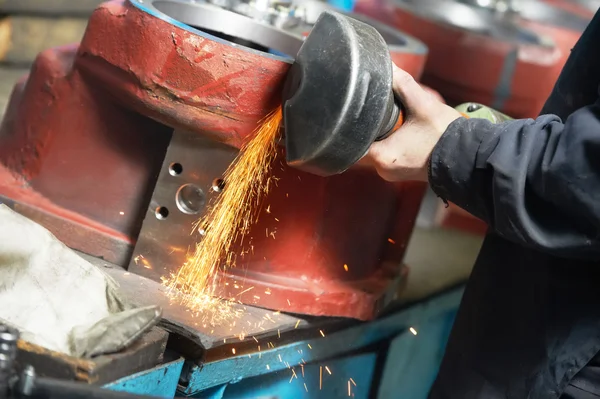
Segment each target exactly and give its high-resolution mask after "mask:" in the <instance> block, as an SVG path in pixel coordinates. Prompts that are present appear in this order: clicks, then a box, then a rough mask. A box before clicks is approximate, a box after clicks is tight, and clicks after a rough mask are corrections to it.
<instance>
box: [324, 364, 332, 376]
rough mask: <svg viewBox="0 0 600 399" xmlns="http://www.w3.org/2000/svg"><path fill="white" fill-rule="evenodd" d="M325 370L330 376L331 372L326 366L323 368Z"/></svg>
mask: <svg viewBox="0 0 600 399" xmlns="http://www.w3.org/2000/svg"><path fill="white" fill-rule="evenodd" d="M325 370H327V372H328V373H329V375H331V370H329V367H328V366H325Z"/></svg>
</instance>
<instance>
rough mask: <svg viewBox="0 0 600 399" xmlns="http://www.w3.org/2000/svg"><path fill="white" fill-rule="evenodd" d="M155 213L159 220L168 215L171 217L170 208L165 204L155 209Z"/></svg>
mask: <svg viewBox="0 0 600 399" xmlns="http://www.w3.org/2000/svg"><path fill="white" fill-rule="evenodd" d="M154 214H155V215H156V218H157V219H158V220H165V219H166V218H167V217H169V210H168V209H167V208H166V207H164V206H159V207H158V208H156V210H155V211H154Z"/></svg>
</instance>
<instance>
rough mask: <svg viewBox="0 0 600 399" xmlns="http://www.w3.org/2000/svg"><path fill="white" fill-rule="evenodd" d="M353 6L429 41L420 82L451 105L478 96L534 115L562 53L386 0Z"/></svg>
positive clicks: (364, 0) (518, 113) (510, 112)
mask: <svg viewBox="0 0 600 399" xmlns="http://www.w3.org/2000/svg"><path fill="white" fill-rule="evenodd" d="M356 11H357V12H361V13H364V14H366V15H369V16H370V17H372V18H377V19H379V20H381V21H384V22H386V23H388V24H393V26H397V27H402V30H404V31H406V32H407V33H409V34H410V35H412V36H414V37H416V38H418V39H420V40H422V41H423V42H424V43H425V44H426V45H427V46H428V47H429V56H428V59H427V64H426V67H425V73H424V76H423V82H424V83H427V84H428V85H430V86H431V87H433V88H434V89H436V90H438V91H439V92H440V93H441V94H442V95H443V96H444V98H445V99H446V100H447V101H448V102H449V103H450V104H452V105H457V104H459V103H463V102H469V101H474V102H479V103H482V104H486V105H490V106H496V107H497V108H498V109H499V110H500V111H502V112H504V113H506V114H508V115H511V116H513V117H517V118H521V117H535V116H537V113H538V112H539V110H540V109H541V107H542V106H543V104H544V102H545V100H546V97H547V95H548V94H549V93H550V91H551V90H552V86H553V85H554V82H555V81H556V78H557V76H558V73H559V72H560V68H562V62H563V58H564V57H563V56H562V53H561V50H560V49H559V48H543V47H541V46H534V45H525V44H521V45H517V44H514V43H511V42H508V41H500V40H497V39H494V38H491V37H488V36H484V35H481V34H476V33H471V32H468V31H466V30H462V29H459V28H456V27H452V26H450V25H444V24H441V23H437V22H435V21H433V20H430V19H427V18H424V17H421V16H417V15H414V14H412V13H410V12H407V11H406V10H404V9H403V8H400V7H395V6H394V5H393V4H391V2H387V1H386V0H375V1H371V0H362V1H359V2H358V3H357V5H356ZM515 51H516V57H517V58H516V63H515V66H514V70H513V71H512V72H511V76H509V77H510V84H509V85H508V87H507V88H508V89H510V95H509V97H508V98H506V99H504V100H503V101H501V102H500V103H499V104H498V101H497V99H496V96H497V90H498V88H499V86H500V85H501V84H502V78H503V73H504V71H505V70H504V68H505V64H506V61H507V59H508V57H510V56H511V54H512V53H513V52H515Z"/></svg>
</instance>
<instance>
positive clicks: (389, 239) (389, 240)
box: [388, 238, 396, 244]
mask: <svg viewBox="0 0 600 399" xmlns="http://www.w3.org/2000/svg"><path fill="white" fill-rule="evenodd" d="M388 242H390V243H392V244H395V243H396V241H394V240H392V239H391V238H388Z"/></svg>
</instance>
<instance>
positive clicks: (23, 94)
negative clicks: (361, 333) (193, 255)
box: [0, 1, 424, 319]
mask: <svg viewBox="0 0 600 399" xmlns="http://www.w3.org/2000/svg"><path fill="white" fill-rule="evenodd" d="M288 67H289V64H287V63H285V62H283V61H280V60H278V59H276V58H272V57H266V56H262V55H261V54H259V53H253V52H248V51H245V50H243V49H242V48H240V47H239V46H238V47H234V46H229V45H226V44H223V43H219V42H215V41H212V40H210V39H207V38H202V37H199V36H197V35H195V34H193V33H190V32H188V31H185V30H183V29H180V28H178V27H175V26H173V25H171V24H169V23H167V22H165V21H163V20H160V19H157V18H154V17H152V16H150V15H148V14H146V13H144V12H142V11H140V10H138V9H137V8H135V7H133V6H131V5H128V4H124V3H123V2H121V1H113V2H110V3H105V4H103V5H101V6H100V7H99V8H98V9H97V10H96V11H95V12H94V13H93V15H92V17H91V19H90V22H89V25H88V28H87V31H86V33H85V36H84V38H83V41H82V43H81V45H80V46H79V47H78V48H77V47H74V46H73V47H63V48H57V49H52V50H48V51H45V52H43V53H41V54H40V55H39V56H38V58H37V60H36V62H35V64H34V66H33V68H32V70H31V73H30V75H29V77H28V78H27V79H25V80H23V81H22V82H21V83H19V84H18V85H17V86H16V87H15V90H14V93H13V95H12V97H11V101H10V105H9V107H8V110H7V113H6V116H5V118H4V121H3V123H2V126H1V128H0V196H2V197H3V198H5V199H8V200H9V201H8V202H9V203H12V205H13V206H14V208H15V209H17V210H18V211H19V212H21V213H23V214H26V215H28V216H29V217H31V218H32V219H34V220H36V221H38V222H40V223H41V224H42V225H44V226H46V227H47V228H49V229H50V231H52V232H53V233H54V234H55V235H56V236H57V237H58V238H59V239H60V240H62V241H63V242H65V243H66V244H67V245H68V246H70V247H73V248H76V249H78V250H81V251H83V252H86V253H89V254H91V255H94V256H98V257H103V258H105V259H107V260H109V261H112V262H115V263H118V264H122V265H127V264H128V262H129V259H130V255H131V250H132V247H133V245H134V244H135V241H136V237H137V235H138V234H139V229H140V226H141V223H142V220H143V217H144V214H145V213H146V210H147V207H148V206H149V199H150V197H151V194H152V191H153V189H154V184H155V181H156V178H157V174H158V172H159V169H160V167H161V164H162V162H163V159H164V154H165V151H166V149H167V146H168V144H169V140H170V132H171V131H172V129H173V128H181V129H186V130H188V131H190V132H197V133H198V134H202V135H206V136H208V137H211V138H212V139H214V140H217V141H220V142H224V143H227V144H229V145H232V146H235V147H239V146H240V145H241V144H242V143H243V142H244V141H245V140H247V139H248V138H249V137H250V135H251V132H252V131H253V129H254V128H255V126H256V124H257V122H258V121H259V120H260V119H261V118H262V117H263V116H264V115H265V114H266V113H267V112H268V111H270V110H272V109H273V108H274V107H275V106H276V105H277V104H278V102H279V98H278V95H277V93H279V92H280V89H281V84H282V81H283V79H284V77H285V74H286V72H287V70H288ZM283 169H284V170H283V171H279V169H277V168H276V173H281V175H280V177H281V181H280V187H279V188H278V189H277V190H274V191H273V193H272V196H271V197H270V198H268V199H267V201H269V203H272V204H273V205H272V211H273V213H272V214H271V215H263V219H262V220H261V221H260V224H259V226H257V227H256V229H254V230H253V233H252V235H253V236H255V257H254V258H253V259H254V261H253V262H251V263H249V264H248V270H247V275H248V276H249V277H250V278H252V279H254V280H252V281H251V283H252V284H253V285H254V286H255V292H259V291H262V292H264V291H266V290H267V289H269V290H272V295H271V296H268V295H262V296H261V299H260V300H257V301H256V302H254V301H253V296H251V297H250V298H249V299H248V303H256V304H258V305H260V306H264V307H266V308H271V309H285V310H286V311H291V312H297V313H307V314H314V315H333V316H345V317H354V318H360V319H368V318H371V317H373V316H374V315H375V313H376V310H377V307H378V305H379V301H380V298H381V296H382V294H383V293H384V292H385V291H386V290H387V289H388V288H390V287H393V284H392V283H393V282H394V279H395V278H396V276H397V272H398V270H399V265H400V261H401V259H402V255H403V253H404V249H405V247H406V244H407V242H408V239H409V237H410V233H411V231H412V227H413V223H414V220H415V217H416V214H417V211H418V207H419V203H420V200H421V197H422V194H423V189H424V187H423V185H420V184H408V183H407V184H400V185H393V184H390V183H385V182H383V181H382V180H380V179H378V178H376V177H375V176H374V174H373V172H370V171H363V170H357V171H353V172H349V173H347V174H345V175H343V176H336V177H333V178H330V179H321V178H318V177H316V176H308V175H304V174H301V173H299V172H297V171H295V170H292V169H290V168H287V167H283ZM298 177H299V178H298ZM285 193H287V194H289V195H287V196H284V195H285ZM271 216H277V217H278V218H279V219H280V222H279V223H278V225H277V232H276V234H277V235H276V239H273V238H272V237H265V235H264V228H265V227H266V228H274V227H273V225H272V223H274V221H273V219H272V217H271ZM259 237H264V239H259ZM388 238H391V239H392V240H393V241H394V242H395V244H392V243H390V242H389V241H388ZM344 263H346V264H348V266H349V271H348V272H346V271H345V270H344V268H343V264H344ZM390 265H391V266H390ZM240 270H241V269H240ZM234 272H236V271H234ZM240 277H241V276H224V278H232V279H239V278H240ZM224 287H225V286H224ZM298 287H300V289H299V288H298ZM222 293H223V294H230V295H232V296H234V294H235V295H237V294H238V292H231V293H228V292H222ZM257 296H259V294H257ZM235 297H236V299H237V298H238V297H237V296H235ZM288 300H289V302H288Z"/></svg>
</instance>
